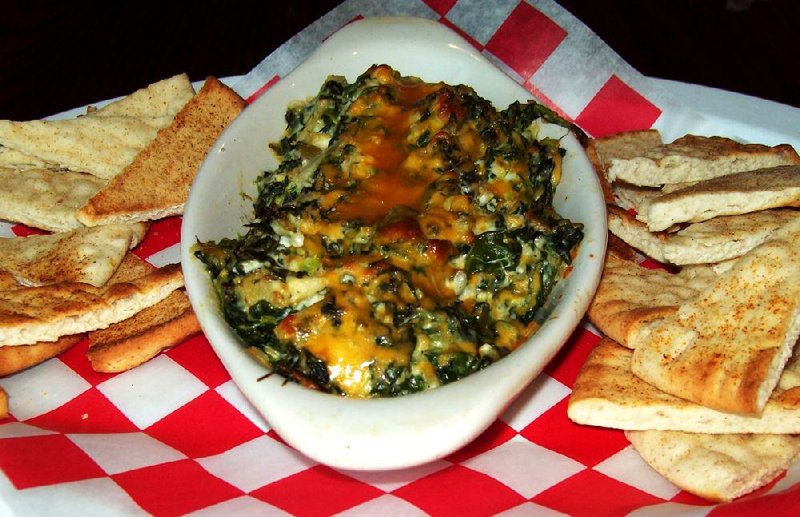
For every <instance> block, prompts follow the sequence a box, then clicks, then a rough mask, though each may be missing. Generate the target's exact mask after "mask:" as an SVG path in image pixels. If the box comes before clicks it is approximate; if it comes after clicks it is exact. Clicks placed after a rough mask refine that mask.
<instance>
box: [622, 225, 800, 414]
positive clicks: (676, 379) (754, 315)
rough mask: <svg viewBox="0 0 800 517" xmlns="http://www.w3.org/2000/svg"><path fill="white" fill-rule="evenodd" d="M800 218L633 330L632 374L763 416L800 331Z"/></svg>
mask: <svg viewBox="0 0 800 517" xmlns="http://www.w3.org/2000/svg"><path fill="white" fill-rule="evenodd" d="M798 241H800V221H794V222H792V223H790V224H788V225H786V226H784V227H782V228H781V229H779V230H776V231H775V232H773V233H772V235H771V236H770V238H769V239H768V240H766V241H765V242H764V243H762V244H761V245H759V246H757V247H755V248H753V249H752V250H750V251H749V252H748V253H747V254H745V255H744V256H742V257H741V258H739V259H738V260H737V261H736V262H735V263H734V264H733V266H732V267H731V268H730V269H729V270H728V271H726V272H724V273H723V274H721V275H719V276H718V277H717V278H716V280H715V281H714V282H712V283H711V285H709V287H708V288H706V289H705V290H704V291H702V292H701V293H700V294H699V295H698V296H695V297H693V298H692V299H690V300H688V301H687V302H686V303H684V304H682V305H681V306H680V307H679V308H678V309H677V310H676V311H674V313H673V314H670V315H667V316H666V317H664V318H662V319H660V320H656V321H653V322H651V323H648V324H647V325H646V326H645V327H644V328H642V329H640V330H639V331H638V332H636V333H635V335H634V336H633V339H632V342H631V344H632V348H634V353H633V358H632V361H631V367H632V370H633V373H634V374H636V375H637V376H638V377H640V378H642V379H643V380H645V381H646V382H649V383H650V384H653V385H654V386H656V387H657V388H659V389H661V390H662V391H665V392H667V393H670V394H672V395H675V396H677V397H681V398H684V399H686V400H690V401H692V402H696V403H698V404H702V405H704V406H708V407H711V408H714V409H718V410H720V411H730V412H734V413H744V414H760V413H761V412H762V411H763V409H764V405H765V404H766V402H767V400H768V399H769V397H770V394H771V393H772V390H773V389H774V388H775V386H776V385H777V383H778V379H779V378H780V375H781V372H782V371H783V368H784V366H785V364H786V362H787V361H788V359H789V357H790V356H791V353H792V347H793V345H794V344H795V342H796V341H797V337H798V334H800V248H799V247H798V246H797V243H798Z"/></svg>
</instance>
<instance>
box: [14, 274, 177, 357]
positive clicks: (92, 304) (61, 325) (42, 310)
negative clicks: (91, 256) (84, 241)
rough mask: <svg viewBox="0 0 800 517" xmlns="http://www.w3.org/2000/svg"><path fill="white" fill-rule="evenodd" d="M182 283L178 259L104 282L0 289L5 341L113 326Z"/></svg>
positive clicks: (47, 338)
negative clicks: (123, 279)
mask: <svg viewBox="0 0 800 517" xmlns="http://www.w3.org/2000/svg"><path fill="white" fill-rule="evenodd" d="M180 287H183V274H182V272H181V268H180V265H179V264H171V265H168V266H164V267H161V268H159V269H156V270H155V271H153V272H152V273H149V274H147V275H145V276H142V277H139V278H136V279H134V280H131V281H128V282H117V283H109V284H107V285H105V286H104V287H100V288H98V287H94V286H91V285H88V284H83V283H75V282H63V283H58V284H51V285H46V286H41V287H22V288H19V289H11V290H7V291H2V292H0V346H17V345H30V344H35V343H38V342H40V341H55V340H57V339H58V338H60V337H61V336H66V335H71V334H80V333H83V332H88V331H91V330H97V329H100V328H105V327H108V326H109V325H111V324H113V323H117V322H119V321H122V320H125V319H127V318H130V317H131V316H133V315H134V314H136V313H137V312H139V311H141V310H143V309H145V308H146V307H150V306H151V305H155V304H156V303H158V302H160V301H161V300H163V299H164V298H166V297H167V296H169V294H170V293H171V292H173V291H174V290H176V289H178V288H180Z"/></svg>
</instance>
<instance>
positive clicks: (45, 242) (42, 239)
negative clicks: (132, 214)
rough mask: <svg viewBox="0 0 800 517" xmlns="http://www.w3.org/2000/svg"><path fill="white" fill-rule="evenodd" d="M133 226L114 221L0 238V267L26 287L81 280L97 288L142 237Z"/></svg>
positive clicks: (139, 231)
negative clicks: (112, 222)
mask: <svg viewBox="0 0 800 517" xmlns="http://www.w3.org/2000/svg"><path fill="white" fill-rule="evenodd" d="M136 226H137V225H127V224H113V225H106V226H97V227H94V228H85V227H84V228H79V229H77V230H72V231H69V232H63V233H53V234H49V235H30V236H28V237H9V238H0V268H1V269H3V270H5V271H7V272H9V273H11V274H12V275H13V276H14V278H15V279H16V280H17V281H18V282H19V283H20V284H22V285H25V286H41V285H47V284H54V283H57V282H83V283H87V284H90V285H93V286H95V287H100V286H103V285H105V284H106V282H108V279H109V278H111V275H113V274H114V271H116V269H117V267H119V265H120V263H121V262H122V259H123V258H124V257H125V254H126V253H127V252H128V250H129V249H130V248H131V247H133V245H135V244H136V243H138V241H139V240H141V235H143V231H142V230H141V228H137V227H136ZM138 226H141V225H138Z"/></svg>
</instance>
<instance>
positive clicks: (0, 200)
mask: <svg viewBox="0 0 800 517" xmlns="http://www.w3.org/2000/svg"><path fill="white" fill-rule="evenodd" d="M105 183H106V182H105V180H103V179H101V178H98V177H96V176H92V175H91V174H84V173H81V172H72V171H53V170H46V169H39V168H30V169H24V170H17V169H11V168H8V167H0V219H3V220H6V221H13V222H17V223H22V224H25V225H27V226H31V227H33V228H40V229H42V230H48V231H53V232H66V231H69V230H74V229H76V228H82V227H83V226H84V225H83V224H81V223H80V222H79V221H78V219H77V218H76V217H75V212H77V211H78V209H79V208H80V207H82V206H83V205H84V204H85V203H86V202H87V201H88V200H89V199H90V198H91V197H92V196H93V195H95V194H97V193H98V192H99V191H100V189H101V188H103V185H105Z"/></svg>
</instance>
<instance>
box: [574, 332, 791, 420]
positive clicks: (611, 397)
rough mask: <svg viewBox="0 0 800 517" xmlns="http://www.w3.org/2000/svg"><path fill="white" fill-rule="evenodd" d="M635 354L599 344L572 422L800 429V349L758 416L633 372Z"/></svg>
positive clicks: (578, 384) (581, 380)
mask: <svg viewBox="0 0 800 517" xmlns="http://www.w3.org/2000/svg"><path fill="white" fill-rule="evenodd" d="M632 355H633V352H632V351H631V350H629V349H627V348H625V347H623V346H622V345H620V344H619V343H615V342H614V341H612V340H610V339H608V338H603V339H602V340H601V341H600V343H598V344H597V346H596V347H595V349H594V350H593V351H592V353H591V354H590V355H589V357H588V358H587V360H586V362H585V363H584V365H583V367H582V368H581V371H580V373H579V374H578V378H577V379H576V381H575V385H574V386H573V388H572V394H571V395H570V399H569V409H568V414H569V418H570V419H571V420H572V421H574V422H577V423H579V424H586V425H595V426H601V427H612V428H616V429H626V430H639V431H647V430H657V431H685V432H691V433H711V434H715V433H717V434H722V433H767V434H800V351H798V352H797V353H796V354H795V356H794V357H793V358H792V360H790V361H789V363H787V365H786V368H785V369H784V371H783V374H782V375H781V380H780V382H779V384H778V387H776V388H775V391H773V393H772V395H771V396H770V398H769V400H768V401H767V404H766V405H765V406H764V411H763V413H762V414H761V415H760V416H748V415H739V414H735V413H727V412H722V411H716V410H714V409H710V408H707V407H705V406H701V405H699V404H694V403H692V402H689V401H687V400H684V399H681V398H678V397H675V396H673V395H670V394H668V393H664V392H663V391H661V390H659V389H657V388H656V387H654V386H652V385H651V384H648V383H646V382H644V381H643V380H641V379H639V378H638V377H636V376H635V375H634V374H633V372H632V371H631V356H632Z"/></svg>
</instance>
